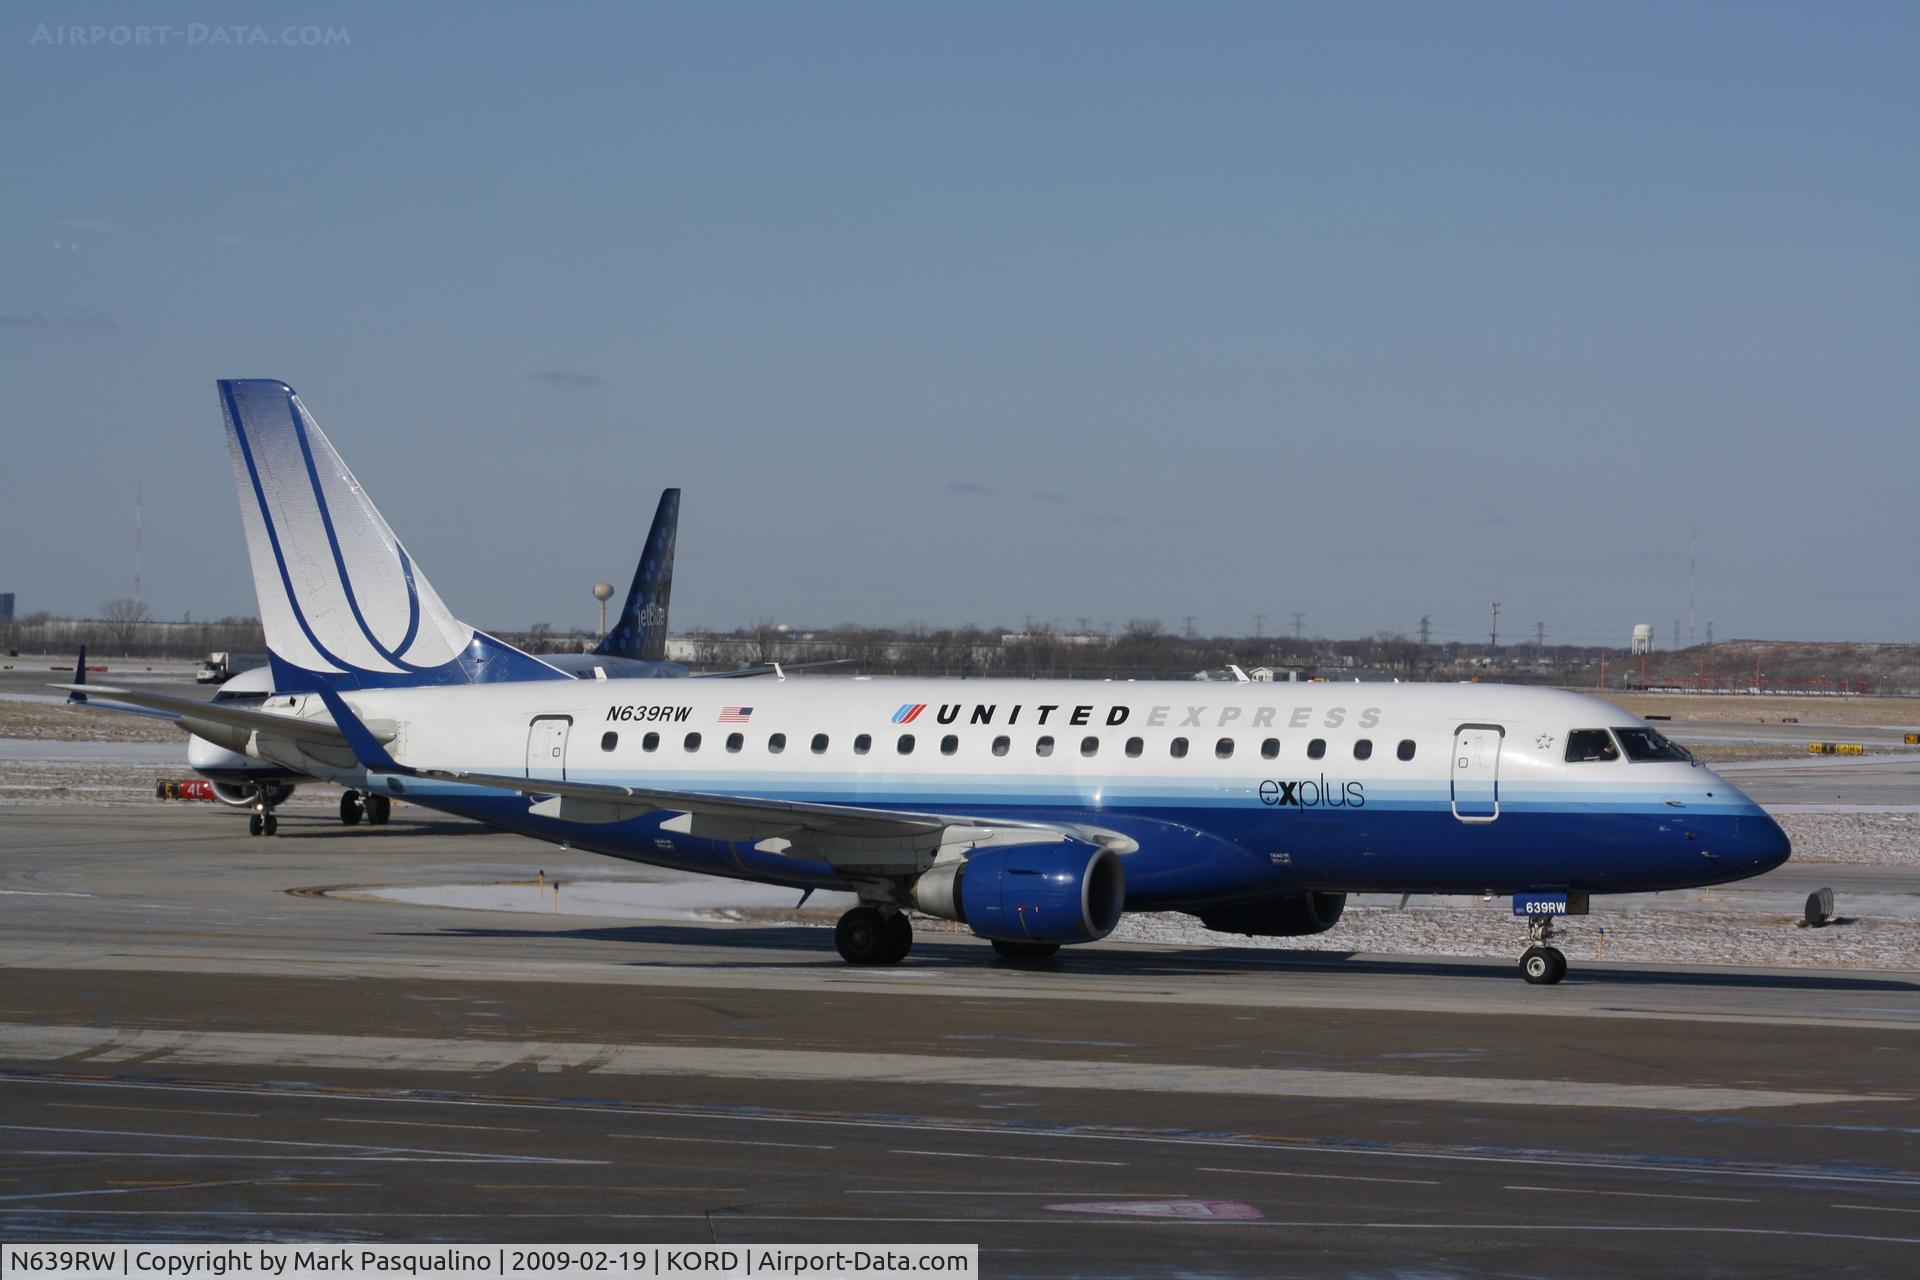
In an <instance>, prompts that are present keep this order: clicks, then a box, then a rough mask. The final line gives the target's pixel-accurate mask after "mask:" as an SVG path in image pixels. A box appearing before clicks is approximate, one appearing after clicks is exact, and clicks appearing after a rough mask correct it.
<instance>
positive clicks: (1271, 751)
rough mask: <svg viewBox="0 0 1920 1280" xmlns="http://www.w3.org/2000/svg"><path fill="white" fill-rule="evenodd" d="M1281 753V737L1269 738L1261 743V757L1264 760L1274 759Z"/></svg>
mask: <svg viewBox="0 0 1920 1280" xmlns="http://www.w3.org/2000/svg"><path fill="white" fill-rule="evenodd" d="M1279 754H1280V739H1278V738H1268V739H1267V740H1266V741H1265V742H1263V743H1261V744H1260V758H1261V759H1262V760H1272V759H1273V758H1275V757H1276V756H1278V755H1279Z"/></svg>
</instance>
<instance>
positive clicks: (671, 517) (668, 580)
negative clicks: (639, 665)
mask: <svg viewBox="0 0 1920 1280" xmlns="http://www.w3.org/2000/svg"><path fill="white" fill-rule="evenodd" d="M679 538H680V491H679V490H678V489H667V490H664V491H662V492H661V494H660V505H659V506H658V507H657V508H655V509H654V513H653V528H651V529H649V530H648V531H647V545H646V549H645V550H643V551H642V552H641V553H640V564H639V565H638V567H636V568H635V569H634V571H633V585H632V586H631V587H628V588H627V604H626V607H625V608H623V609H622V610H621V611H620V621H619V622H617V623H615V624H614V627H613V629H612V630H611V631H609V632H607V634H606V637H605V638H604V639H602V640H601V641H600V643H599V645H598V646H597V647H596V648H595V649H594V652H595V653H597V654H601V655H603V656H605V657H609V658H635V659H638V660H639V661H642V662H665V661H666V658H667V606H668V604H669V603H670V602H671V600H672V598H673V551H674V546H675V544H676V543H677V542H678V541H679Z"/></svg>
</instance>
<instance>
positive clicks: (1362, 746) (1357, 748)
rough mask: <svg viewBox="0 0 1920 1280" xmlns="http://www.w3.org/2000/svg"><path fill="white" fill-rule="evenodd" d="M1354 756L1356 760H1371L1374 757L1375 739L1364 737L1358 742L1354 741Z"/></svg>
mask: <svg viewBox="0 0 1920 1280" xmlns="http://www.w3.org/2000/svg"><path fill="white" fill-rule="evenodd" d="M1353 758H1354V759H1355V760H1371V759H1373V739H1372V738H1362V739H1360V740H1359V741H1358V742H1356V743H1354V744H1353Z"/></svg>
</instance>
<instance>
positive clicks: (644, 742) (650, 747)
mask: <svg viewBox="0 0 1920 1280" xmlns="http://www.w3.org/2000/svg"><path fill="white" fill-rule="evenodd" d="M640 749H641V750H642V751H658V750H659V749H660V735H659V734H657V733H650V734H648V735H647V736H646V737H644V738H642V739H640Z"/></svg>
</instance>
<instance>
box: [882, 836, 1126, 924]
mask: <svg viewBox="0 0 1920 1280" xmlns="http://www.w3.org/2000/svg"><path fill="white" fill-rule="evenodd" d="M913 901H914V905H915V906H917V907H919V908H920V910H922V911H924V912H926V913H927V914H928V915H931V916H941V917H944V918H945V919H948V920H958V921H960V922H961V923H962V924H964V925H966V926H967V927H968V928H969V929H972V930H973V931H974V932H975V933H976V934H978V935H980V936H981V937H983V938H993V939H996V940H999V941H1005V942H1063V943H1064V942H1094V941H1097V940H1098V939H1100V938H1104V937H1106V936H1107V935H1108V934H1109V933H1112V932H1113V927H1114V925H1116V924H1118V923H1120V912H1121V910H1122V908H1124V907H1125V905H1126V901H1127V883H1126V873H1125V872H1124V871H1122V870H1121V867H1120V857H1119V855H1118V854H1116V853H1114V851H1113V850H1111V849H1108V848H1105V847H1103V846H1095V845H1086V844H1079V843H1072V842H1069V843H1065V844H1036V845H1015V846H1013V847H1011V848H1006V849H983V850H981V851H980V852H978V853H976V854H974V855H973V856H972V857H970V858H967V859H964V860H961V859H955V860H953V861H951V862H943V863H940V864H938V865H937V866H935V867H933V868H931V869H930V870H928V871H927V872H926V873H925V874H924V875H922V876H921V877H920V878H919V880H917V881H915V882H914V886H913Z"/></svg>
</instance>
